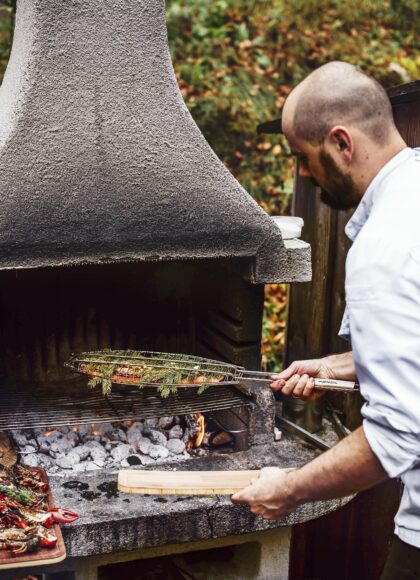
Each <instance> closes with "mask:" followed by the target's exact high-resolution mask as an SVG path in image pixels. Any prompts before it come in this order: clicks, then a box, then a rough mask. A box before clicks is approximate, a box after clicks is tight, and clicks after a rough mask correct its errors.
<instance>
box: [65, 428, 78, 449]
mask: <svg viewBox="0 0 420 580" xmlns="http://www.w3.org/2000/svg"><path fill="white" fill-rule="evenodd" d="M66 439H67V441H69V442H70V445H73V447H76V446H77V445H78V444H79V441H80V439H79V435H78V434H77V433H75V432H74V431H69V432H68V433H67V435H66Z"/></svg>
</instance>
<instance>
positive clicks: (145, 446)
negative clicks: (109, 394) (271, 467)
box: [11, 415, 205, 475]
mask: <svg viewBox="0 0 420 580" xmlns="http://www.w3.org/2000/svg"><path fill="white" fill-rule="evenodd" d="M197 429H198V424H197V423H196V422H195V419H194V416H193V415H187V416H184V417H178V416H173V417H161V418H159V419H146V420H144V421H142V420H139V421H118V422H116V423H95V424H93V425H78V426H77V427H76V426H64V427H49V428H48V429H21V430H17V431H12V432H11V435H12V438H13V440H14V443H15V445H16V449H17V451H18V454H19V455H20V463H21V464H22V465H26V466H29V467H42V468H44V469H45V470H46V471H47V472H48V473H49V474H61V475H66V474H74V473H81V472H94V471H98V470H102V469H107V470H109V469H118V468H120V467H130V466H134V465H150V464H155V463H165V462H168V461H173V460H174V459H177V460H185V459H188V458H190V457H191V454H193V455H197V454H198V455H200V454H204V453H205V451H204V450H202V449H193V448H192V447H193V442H194V439H195V436H196V434H197ZM189 449H190V450H189Z"/></svg>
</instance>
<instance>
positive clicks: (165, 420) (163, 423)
mask: <svg viewBox="0 0 420 580" xmlns="http://www.w3.org/2000/svg"><path fill="white" fill-rule="evenodd" d="M173 424H174V418H173V417H161V418H160V419H159V420H158V424H157V426H158V427H160V428H161V429H170V428H171V427H172V425H173Z"/></svg>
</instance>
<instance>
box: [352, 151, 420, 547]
mask: <svg viewBox="0 0 420 580" xmlns="http://www.w3.org/2000/svg"><path fill="white" fill-rule="evenodd" d="M346 234H347V236H348V237H349V238H350V239H351V240H353V242H354V243H353V245H352V247H351V249H350V251H349V253H348V256H347V261H346V312H345V314H344V318H343V322H342V326H341V329H340V336H347V338H349V339H350V340H351V344H352V349H353V359H354V363H355V366H356V374H357V377H358V380H359V383H360V390H361V393H362V395H363V397H364V399H365V401H366V402H365V404H364V406H363V408H362V415H363V429H364V432H365V435H366V437H367V439H368V441H369V445H370V447H371V448H372V451H373V452H374V453H375V455H376V456H377V457H378V459H379V461H380V462H381V464H382V466H383V468H384V470H385V471H386V472H387V474H388V475H389V477H396V476H401V477H402V480H403V482H404V484H405V488H404V494H403V498H402V501H401V505H400V508H399V511H398V513H397V516H396V518H395V524H396V527H395V533H396V534H397V535H398V536H399V537H400V539H401V540H403V541H404V542H406V543H408V544H411V545H413V546H417V547H419V548H420V149H411V148H409V147H407V148H405V149H403V150H402V151H401V152H400V153H398V154H397V155H396V156H395V157H393V158H392V159H391V160H390V161H389V162H388V163H387V164H386V165H385V166H384V167H383V168H382V169H381V171H380V172H379V173H378V174H377V175H376V176H375V178H374V179H373V180H372V182H371V183H370V185H369V187H368V189H367V190H366V193H365V194H364V196H363V198H362V200H361V202H360V204H359V206H358V207H357V209H356V211H355V213H354V214H353V217H352V218H351V220H350V221H349V222H348V224H347V226H346Z"/></svg>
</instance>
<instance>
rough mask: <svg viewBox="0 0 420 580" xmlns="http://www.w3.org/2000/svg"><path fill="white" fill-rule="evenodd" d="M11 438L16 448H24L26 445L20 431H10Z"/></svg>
mask: <svg viewBox="0 0 420 580" xmlns="http://www.w3.org/2000/svg"><path fill="white" fill-rule="evenodd" d="M12 437H13V440H14V442H15V443H16V445H17V446H18V447H25V445H27V444H28V440H27V438H26V437H25V435H24V434H23V433H22V431H12Z"/></svg>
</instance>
